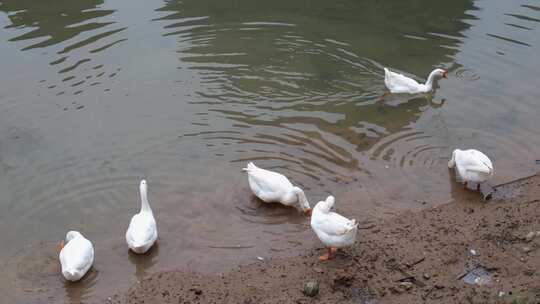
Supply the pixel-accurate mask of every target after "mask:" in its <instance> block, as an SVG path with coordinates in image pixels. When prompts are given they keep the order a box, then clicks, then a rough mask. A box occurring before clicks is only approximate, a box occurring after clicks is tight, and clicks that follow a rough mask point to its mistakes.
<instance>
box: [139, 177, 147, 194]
mask: <svg viewBox="0 0 540 304" xmlns="http://www.w3.org/2000/svg"><path fill="white" fill-rule="evenodd" d="M139 190H140V191H141V193H146V192H147V191H148V185H146V180H145V179H143V180H141V184H140V185H139Z"/></svg>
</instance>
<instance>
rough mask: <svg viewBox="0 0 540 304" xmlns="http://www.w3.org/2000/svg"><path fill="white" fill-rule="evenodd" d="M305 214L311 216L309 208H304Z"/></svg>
mask: <svg viewBox="0 0 540 304" xmlns="http://www.w3.org/2000/svg"><path fill="white" fill-rule="evenodd" d="M304 215H305V216H311V208H307V209H304Z"/></svg>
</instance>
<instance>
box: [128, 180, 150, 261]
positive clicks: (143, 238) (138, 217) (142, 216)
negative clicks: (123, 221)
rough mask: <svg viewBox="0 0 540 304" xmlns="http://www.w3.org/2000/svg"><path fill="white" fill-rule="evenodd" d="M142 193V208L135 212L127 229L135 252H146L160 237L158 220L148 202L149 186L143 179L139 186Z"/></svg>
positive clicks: (129, 241)
mask: <svg viewBox="0 0 540 304" xmlns="http://www.w3.org/2000/svg"><path fill="white" fill-rule="evenodd" d="M139 191H140V195H141V210H140V211H139V213H137V214H135V215H134V216H133V217H132V218H131V221H130V223H129V227H128V229H127V231H126V242H127V244H128V247H129V249H131V250H132V251H133V252H135V253H139V254H142V253H145V252H147V251H148V249H150V247H152V245H154V243H155V242H156V240H157V238H158V232H157V226H156V220H155V219H154V214H153V213H152V209H151V208H150V203H149V202H148V194H147V192H148V186H147V185H146V181H145V180H144V179H143V180H142V181H141V183H140V186H139Z"/></svg>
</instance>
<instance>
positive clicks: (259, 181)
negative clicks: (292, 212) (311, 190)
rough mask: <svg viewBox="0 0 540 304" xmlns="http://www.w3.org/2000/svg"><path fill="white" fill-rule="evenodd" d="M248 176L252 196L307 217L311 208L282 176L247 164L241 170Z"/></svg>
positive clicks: (297, 190) (295, 188)
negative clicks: (292, 209)
mask: <svg viewBox="0 0 540 304" xmlns="http://www.w3.org/2000/svg"><path fill="white" fill-rule="evenodd" d="M243 170H244V171H246V172H247V174H248V182H249V187H250V188H251V191H252V192H253V194H254V195H255V196H256V197H258V198H259V199H261V200H262V201H263V202H265V203H281V204H283V205H285V206H292V207H295V208H296V209H298V210H299V211H301V212H304V214H306V215H309V214H310V213H311V208H310V207H309V202H308V200H307V198H306V195H305V194H304V191H302V189H300V188H298V187H295V186H293V184H291V182H290V181H289V179H288V178H287V177H285V176H284V175H282V174H280V173H277V172H273V171H269V170H265V169H261V168H259V167H257V166H255V164H254V163H249V164H248V165H247V168H244V169H243Z"/></svg>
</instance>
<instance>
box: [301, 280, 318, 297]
mask: <svg viewBox="0 0 540 304" xmlns="http://www.w3.org/2000/svg"><path fill="white" fill-rule="evenodd" d="M318 293H319V282H317V281H309V282H307V283H306V284H305V285H304V294H305V295H306V296H308V297H314V296H316V295H317V294H318Z"/></svg>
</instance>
